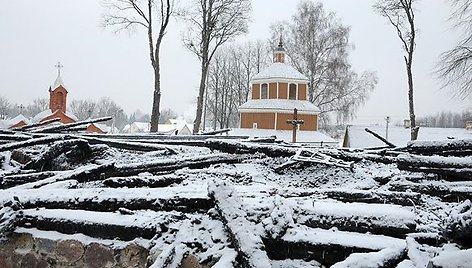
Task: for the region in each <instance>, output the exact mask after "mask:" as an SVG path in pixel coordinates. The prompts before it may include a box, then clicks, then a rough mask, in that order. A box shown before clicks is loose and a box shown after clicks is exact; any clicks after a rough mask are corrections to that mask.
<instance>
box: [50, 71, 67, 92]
mask: <svg viewBox="0 0 472 268" xmlns="http://www.w3.org/2000/svg"><path fill="white" fill-rule="evenodd" d="M58 86H63V87H64V88H65V87H66V86H65V84H64V81H62V78H61V74H58V75H57V78H56V81H54V84H53V85H52V89H56V88H57V87H58Z"/></svg>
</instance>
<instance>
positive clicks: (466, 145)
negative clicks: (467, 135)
mask: <svg viewBox="0 0 472 268" xmlns="http://www.w3.org/2000/svg"><path fill="white" fill-rule="evenodd" d="M406 150H407V151H409V152H412V153H416V154H424V155H433V154H438V155H454V154H455V153H458V154H459V155H460V153H461V152H463V151H471V150H472V139H461V140H459V139H457V140H456V139H454V140H445V141H415V142H411V143H409V144H408V145H407V147H406Z"/></svg>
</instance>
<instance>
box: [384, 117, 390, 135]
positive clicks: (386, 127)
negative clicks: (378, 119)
mask: <svg viewBox="0 0 472 268" xmlns="http://www.w3.org/2000/svg"><path fill="white" fill-rule="evenodd" d="M385 122H386V125H385V139H386V140H388V124H389V123H390V116H387V117H385Z"/></svg>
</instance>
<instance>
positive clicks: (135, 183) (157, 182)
mask: <svg viewBox="0 0 472 268" xmlns="http://www.w3.org/2000/svg"><path fill="white" fill-rule="evenodd" d="M187 177H188V176H184V175H181V176H177V175H163V176H129V177H113V178H108V179H106V180H104V181H103V184H104V185H105V186H107V187H112V188H119V187H128V188H136V187H150V188H158V187H167V186H170V185H172V184H174V183H177V184H178V183H181V182H182V181H183V180H184V179H185V178H187Z"/></svg>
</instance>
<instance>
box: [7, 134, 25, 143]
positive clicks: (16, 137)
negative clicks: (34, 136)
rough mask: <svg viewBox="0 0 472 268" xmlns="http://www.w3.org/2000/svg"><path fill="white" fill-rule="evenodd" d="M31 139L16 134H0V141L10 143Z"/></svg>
mask: <svg viewBox="0 0 472 268" xmlns="http://www.w3.org/2000/svg"><path fill="white" fill-rule="evenodd" d="M29 139H31V137H30V136H27V135H18V134H0V141H5V142H6V143H7V142H11V141H25V140H29Z"/></svg>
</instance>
